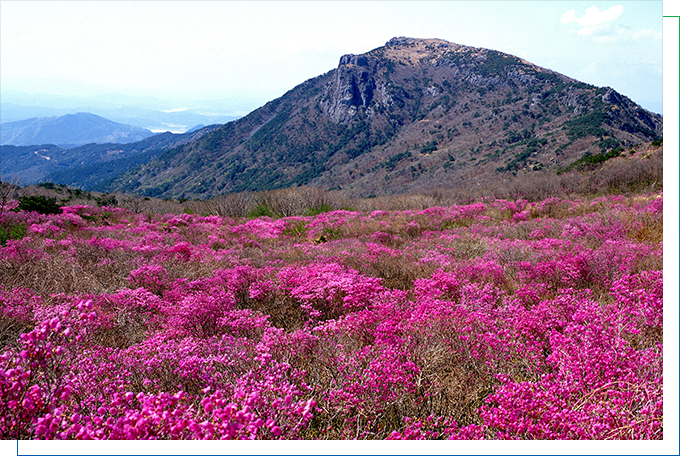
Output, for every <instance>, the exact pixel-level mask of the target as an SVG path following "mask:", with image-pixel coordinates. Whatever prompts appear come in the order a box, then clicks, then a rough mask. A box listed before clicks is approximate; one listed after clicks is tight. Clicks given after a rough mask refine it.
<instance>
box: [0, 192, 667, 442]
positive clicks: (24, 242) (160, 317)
mask: <svg viewBox="0 0 680 456" xmlns="http://www.w3.org/2000/svg"><path fill="white" fill-rule="evenodd" d="M318 212H320V213H317V214H313V215H306V216H266V215H263V216H259V217H253V216H251V217H237V216H234V217H229V216H226V215H224V216H218V215H197V214H171V213H168V214H154V213H150V212H137V213H136V212H133V211H131V210H129V209H125V208H121V207H112V206H106V205H104V206H101V207H97V206H89V205H83V204H76V205H71V206H64V207H62V208H61V209H59V211H57V213H53V214H41V213H39V212H35V211H27V210H20V209H19V202H18V201H17V200H11V199H10V200H8V201H7V202H6V203H5V204H4V207H3V212H2V214H0V227H1V228H2V233H3V236H2V246H1V247H0V345H2V347H3V348H2V355H0V438H2V439H224V438H226V439H598V440H600V439H662V438H663V358H662V351H663V325H662V321H663V299H662V298H663V272H662V269H663V194H662V192H659V191H655V192H651V193H646V194H637V195H629V196H621V195H607V196H597V197H596V196H588V197H585V196H584V197H582V198H571V199H569V198H566V197H565V198H560V197H551V198H547V199H543V200H540V201H533V202H529V201H527V200H522V199H519V200H511V199H495V198H487V199H483V200H481V201H478V202H475V203H471V204H454V205H449V206H434V207H428V208H425V209H417V210H389V211H387V210H373V211H358V210H331V211H326V212H322V211H318Z"/></svg>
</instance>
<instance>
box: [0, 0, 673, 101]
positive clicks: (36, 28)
mask: <svg viewBox="0 0 680 456" xmlns="http://www.w3.org/2000/svg"><path fill="white" fill-rule="evenodd" d="M662 9H663V4H662V2H661V1H615V2H611V1H524V2H519V1H481V2H480V1H476V2H466V1H433V2H429V1H396V2H394V1H373V2H369V1H349V2H330V1H321V2H315V1H300V2H254V1H209V2H201V1H175V2H173V1H111V2H107V1H49V2H48V1H38V2H32V1H25V0H22V1H10V0H1V1H0V21H1V27H2V28H1V39H0V80H1V81H2V89H3V90H23V91H28V92H33V93H36V92H41V93H54V94H67V95H76V94H83V95H89V94H99V93H109V92H117V93H122V94H124V95H135V96H141V95H149V96H154V97H158V98H162V99H176V100H188V99H204V98H228V97H235V98H240V99H248V100H253V103H254V106H253V108H255V107H257V106H259V105H261V104H263V103H264V102H266V101H268V100H270V99H273V98H275V97H278V96H280V95H282V94H283V93H285V92H286V91H287V90H289V89H291V88H292V87H294V86H295V85H297V84H299V83H301V82H303V81H304V80H306V79H309V78H311V77H314V76H318V75H320V74H323V73H325V72H327V71H329V70H331V69H333V68H335V67H336V66H337V64H338V61H339V59H340V56H341V55H343V54H349V53H352V54H360V53H364V52H367V51H370V50H371V49H375V48H377V47H379V46H382V45H383V44H385V42H386V41H388V40H389V39H390V38H392V37H394V36H409V37H416V38H441V39H445V40H448V41H452V42H455V43H459V44H464V45H469V46H477V47H485V48H491V49H496V50H499V51H503V52H508V53H511V54H514V55H517V56H519V57H522V58H524V59H526V60H528V61H530V62H532V63H535V64H537V65H540V66H543V67H547V68H550V69H553V70H555V71H558V72H561V73H564V74H566V75H567V76H570V77H573V78H575V79H578V80H581V81H584V82H588V83H591V84H595V85H598V86H611V87H613V88H615V89H616V90H618V91H619V92H621V93H623V94H624V95H627V96H629V97H630V98H632V99H633V100H634V101H636V102H638V103H640V104H642V105H643V106H644V107H646V108H648V109H652V110H655V111H659V109H660V106H661V101H662V14H663V11H662Z"/></svg>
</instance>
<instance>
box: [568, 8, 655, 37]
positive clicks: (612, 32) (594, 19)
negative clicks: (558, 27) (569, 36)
mask: <svg viewBox="0 0 680 456" xmlns="http://www.w3.org/2000/svg"><path fill="white" fill-rule="evenodd" d="M621 14H623V6H622V5H615V6H612V7H611V8H607V9H606V10H603V11H600V9H599V8H598V7H597V6H591V7H590V8H588V9H586V10H585V12H584V13H583V15H582V16H580V17H578V16H577V15H576V10H574V9H572V10H569V11H567V12H566V13H564V14H563V15H562V17H561V18H560V23H562V24H565V25H568V24H574V25H576V26H578V28H577V29H572V30H570V32H571V33H576V34H578V35H581V36H592V37H593V39H594V40H595V41H598V42H611V41H617V40H639V39H645V38H652V39H658V40H660V39H661V38H662V33H661V32H660V31H658V30H653V29H639V30H631V29H630V28H628V27H622V26H619V25H617V24H615V23H614V21H616V20H617V19H618V18H619V17H621Z"/></svg>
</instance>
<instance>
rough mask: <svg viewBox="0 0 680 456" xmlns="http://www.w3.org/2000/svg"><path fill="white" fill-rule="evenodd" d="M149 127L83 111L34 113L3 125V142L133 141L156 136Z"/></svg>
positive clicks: (0, 130) (74, 143) (64, 144)
mask: <svg viewBox="0 0 680 456" xmlns="http://www.w3.org/2000/svg"><path fill="white" fill-rule="evenodd" d="M152 135H153V133H152V132H150V131H149V130H146V129H143V128H139V127H133V126H130V125H124V124H121V123H117V122H113V121H111V120H108V119H105V118H104V117H100V116H98V115H95V114H90V113H87V112H79V113H77V114H67V115H64V116H60V117H34V118H31V119H27V120H20V121H16V122H6V123H3V124H2V125H0V144H2V145H13V146H29V145H32V144H55V145H57V146H60V147H75V146H80V145H83V144H91V143H98V144H102V143H130V142H135V141H140V140H142V139H145V138H148V137H149V136H152Z"/></svg>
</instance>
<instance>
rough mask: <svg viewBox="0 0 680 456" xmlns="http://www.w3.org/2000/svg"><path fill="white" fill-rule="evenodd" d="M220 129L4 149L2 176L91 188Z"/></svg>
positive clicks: (1, 152) (1, 148) (0, 165)
mask: <svg viewBox="0 0 680 456" xmlns="http://www.w3.org/2000/svg"><path fill="white" fill-rule="evenodd" d="M217 127H219V125H210V126H207V127H203V128H201V129H200V130H198V131H194V132H190V133H182V134H175V133H170V132H165V133H159V134H157V135H153V136H150V137H148V138H145V139H143V140H141V141H137V142H133V143H127V144H111V143H109V144H86V145H83V146H79V147H74V148H70V149H66V148H62V147H59V146H56V145H54V144H42V145H31V146H12V145H4V146H0V174H1V175H2V178H3V179H5V180H13V179H16V180H19V182H20V183H22V184H34V183H37V182H41V181H42V182H45V181H50V182H55V183H65V184H70V185H74V186H77V187H81V188H86V187H87V188H89V187H91V186H95V185H97V183H98V182H99V181H101V180H106V179H109V178H110V177H112V175H117V174H120V173H121V172H123V171H125V170H127V169H129V168H130V167H134V166H138V165H140V164H143V163H146V162H147V161H149V160H151V159H152V158H154V157H156V156H157V155H158V154H160V153H161V152H162V151H164V150H167V149H168V148H172V147H177V146H179V145H182V144H186V143H187V142H191V141H195V140H196V139H198V138H200V137H201V136H202V135H204V134H206V133H208V132H210V131H213V130H214V129H216V128H217Z"/></svg>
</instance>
